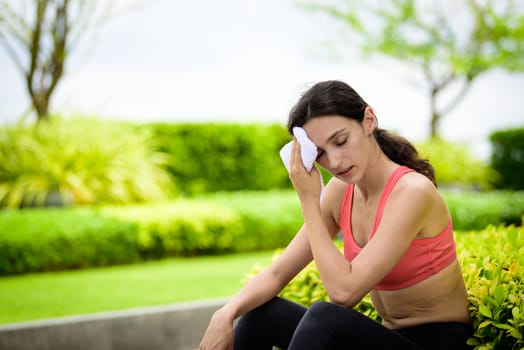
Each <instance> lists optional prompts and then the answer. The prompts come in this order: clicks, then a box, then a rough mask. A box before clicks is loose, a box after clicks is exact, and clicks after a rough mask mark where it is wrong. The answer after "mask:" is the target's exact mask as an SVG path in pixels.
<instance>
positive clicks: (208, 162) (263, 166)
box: [149, 123, 290, 194]
mask: <svg viewBox="0 0 524 350" xmlns="http://www.w3.org/2000/svg"><path fill="white" fill-rule="evenodd" d="M149 126H150V127H151V128H152V130H153V131H154V134H155V137H156V138H157V140H158V141H159V143H160V149H161V150H162V151H165V152H167V153H169V154H170V155H171V156H172V159H173V160H172V162H171V163H170V164H169V166H168V170H169V171H170V173H171V174H172V176H173V178H174V180H175V183H176V184H177V186H178V187H179V188H180V190H181V191H183V192H184V193H187V194H198V193H202V192H214V191H235V190H260V189H271V188H285V187H289V186H290V183H289V180H288V176H287V173H286V170H285V168H284V166H283V165H282V162H281V160H280V158H279V155H278V152H279V149H280V147H282V145H284V144H285V143H286V142H287V141H288V140H289V138H290V137H289V135H288V133H287V131H286V130H285V128H284V127H282V126H281V125H276V124H275V125H267V124H232V123H206V124H193V123H177V124H167V123H155V124H150V125H149Z"/></svg>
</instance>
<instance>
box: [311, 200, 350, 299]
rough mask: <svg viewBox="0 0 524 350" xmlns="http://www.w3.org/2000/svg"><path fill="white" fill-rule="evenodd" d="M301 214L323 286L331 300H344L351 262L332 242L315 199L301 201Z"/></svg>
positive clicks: (347, 287) (347, 289)
mask: <svg viewBox="0 0 524 350" xmlns="http://www.w3.org/2000/svg"><path fill="white" fill-rule="evenodd" d="M302 214H303V216H304V222H305V226H306V230H307V234H308V239H309V243H310V246H311V251H312V253H313V258H314V259H315V264H316V266H317V269H318V272H319V274H320V277H321V279H322V281H323V282H324V287H325V288H326V291H327V293H328V295H329V297H330V298H331V299H332V301H335V302H338V301H340V299H344V300H345V299H346V298H347V297H346V296H345V295H346V292H347V291H349V286H348V282H349V279H350V275H351V264H350V263H349V262H348V261H347V260H346V258H345V257H344V256H343V255H342V253H341V252H340V250H339V249H338V248H337V247H336V246H335V245H334V244H333V241H332V238H331V236H330V234H329V232H328V229H327V227H326V225H325V223H324V220H323V218H322V214H321V210H320V205H319V204H318V203H317V202H316V201H315V202H314V201H310V202H309V203H303V205H302Z"/></svg>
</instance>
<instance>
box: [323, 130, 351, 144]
mask: <svg viewBox="0 0 524 350" xmlns="http://www.w3.org/2000/svg"><path fill="white" fill-rule="evenodd" d="M345 130H346V128H342V129H339V130H337V131H335V132H334V133H333V134H331V136H330V137H328V139H327V140H326V143H328V142H330V141H331V140H333V139H334V138H335V137H337V136H338V134H340V133H341V132H343V131H345Z"/></svg>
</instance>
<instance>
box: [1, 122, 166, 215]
mask: <svg viewBox="0 0 524 350" xmlns="http://www.w3.org/2000/svg"><path fill="white" fill-rule="evenodd" d="M167 162H168V157H167V155H166V154H165V153H161V152H159V151H156V150H155V149H154V141H153V138H152V135H151V132H150V131H149V130H148V129H146V128H140V127H137V126H136V125H133V124H130V123H122V122H112V121H102V120H97V119H94V118H68V119H60V118H57V117H55V118H53V119H52V120H50V121H48V122H45V123H39V124H38V125H36V126H31V127H28V126H13V127H4V128H0V207H1V206H7V207H10V208H16V207H20V206H28V205H29V206H41V205H43V204H44V203H45V201H46V198H48V195H49V194H50V193H55V192H58V193H60V194H61V195H62V198H63V199H64V200H65V201H66V202H67V201H72V202H73V204H94V203H127V202H141V201H157V200H165V199H166V198H167V197H168V195H169V194H171V193H172V192H173V187H172V182H171V179H170V178H169V174H168V173H167V171H166V170H165V169H164V166H165V164H166V163H167Z"/></svg>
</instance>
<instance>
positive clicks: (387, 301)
mask: <svg viewBox="0 0 524 350" xmlns="http://www.w3.org/2000/svg"><path fill="white" fill-rule="evenodd" d="M294 127H302V128H303V129H304V130H305V132H306V133H307V135H308V137H309V138H310V139H311V140H312V141H313V143H314V144H315V145H316V146H317V150H318V156H317V159H316V161H317V163H318V164H320V165H321V166H322V167H324V168H325V169H326V170H327V171H329V172H330V173H331V174H332V175H333V178H332V179H331V180H330V181H329V182H328V184H327V185H326V188H325V189H324V193H323V197H322V200H321V201H320V194H321V185H320V174H319V172H318V170H317V169H316V168H313V169H312V170H311V171H310V172H308V171H307V170H306V169H305V167H304V165H303V163H302V158H301V152H300V144H299V143H298V142H297V140H296V139H294V141H293V149H292V155H291V164H290V179H291V181H292V183H293V186H294V187H295V190H296V192H297V194H298V197H299V199H300V204H301V208H302V215H303V217H304V225H303V226H302V228H301V229H300V230H299V232H298V233H297V235H296V236H295V238H294V239H293V240H292V241H291V242H290V244H289V245H288V247H287V248H286V249H285V250H284V252H283V253H282V254H281V255H280V256H279V257H278V259H276V260H275V261H274V262H273V263H272V264H271V266H269V267H268V268H267V269H265V270H264V271H262V272H261V273H259V274H258V275H257V276H256V277H254V278H253V279H252V280H251V281H250V282H249V283H247V284H246V285H245V286H244V287H243V288H242V289H241V290H240V292H239V293H238V294H237V295H236V296H235V297H233V298H232V299H231V300H230V301H229V302H228V303H227V304H226V305H225V306H224V307H222V308H221V309H219V310H218V311H217V312H216V313H215V314H214V315H213V317H212V319H211V321H210V324H209V326H208V329H207V330H206V333H205V334H204V336H203V338H202V341H201V344H200V349H203V350H209V349H232V348H233V345H234V348H235V350H242V349H271V348H272V346H277V347H279V348H282V349H301V350H304V349H447V350H450V349H466V348H467V346H466V340H467V338H469V337H470V336H471V334H472V329H471V326H470V324H469V322H470V319H469V313H468V309H467V299H466V298H467V294H466V288H465V285H464V280H463V278H462V273H461V270H460V266H459V264H458V262H457V259H456V253H455V242H454V239H453V232H452V226H451V217H450V214H449V212H448V209H447V207H446V204H445V202H444V200H443V198H442V197H441V195H440V194H439V192H438V190H437V188H436V183H435V178H434V172H433V168H432V167H431V165H430V164H429V163H428V162H427V161H425V160H422V159H419V158H418V155H417V152H416V150H415V148H414V147H413V146H412V145H411V144H410V143H409V142H408V141H406V140H405V139H403V138H400V137H398V136H394V135H391V134H390V133H388V132H386V131H385V130H381V129H379V128H378V127H377V118H376V116H375V113H374V111H373V109H372V108H371V107H370V106H369V105H368V104H367V103H366V102H365V101H364V100H363V99H362V98H361V97H360V96H359V95H358V94H357V93H356V92H355V91H354V90H353V89H352V88H351V87H350V86H348V85H347V84H345V83H343V82H340V81H326V82H320V83H318V84H316V85H314V86H312V87H311V88H310V89H309V90H308V91H306V93H305V94H304V95H302V97H301V98H300V100H299V101H298V103H297V104H296V106H295V107H294V108H293V109H292V110H291V112H290V116H289V123H288V128H289V130H290V132H291V130H292V129H293V128H294ZM339 232H342V234H343V238H344V254H342V253H341V252H340V251H339V250H338V248H337V247H336V246H335V245H334V244H333V242H332V239H333V238H334V237H335V236H336V235H337V234H338V233H339ZM312 259H314V260H315V263H316V265H317V268H318V271H319V274H320V277H321V279H322V281H323V283H324V286H325V289H326V291H327V294H328V296H329V298H330V300H331V302H319V303H315V304H313V306H311V307H310V308H309V309H306V308H304V307H302V306H300V305H297V304H295V303H292V302H290V301H287V300H284V299H281V298H278V297H275V296H276V295H277V294H278V292H279V291H280V290H281V289H282V288H283V287H284V286H285V285H286V284H287V283H288V282H289V281H290V280H291V279H292V278H293V277H294V276H295V275H296V274H297V273H298V272H300V270H302V269H303V268H304V267H305V266H306V265H307V264H308V263H309V262H310V261H311V260H312ZM368 293H370V294H371V298H372V301H373V304H374V306H375V308H376V310H377V311H378V313H379V314H380V316H381V317H382V324H378V323H376V322H374V321H372V320H370V319H369V318H367V317H366V316H364V315H362V314H360V313H358V312H356V311H354V310H353V309H352V307H353V306H355V305H356V304H357V303H358V302H359V301H360V300H361V299H362V298H363V297H364V296H365V295H366V294H368ZM241 315H243V316H242V317H241V318H240V320H239V321H238V323H237V325H236V327H235V330H234V331H233V321H234V320H235V319H236V318H237V317H239V316H241Z"/></svg>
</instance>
